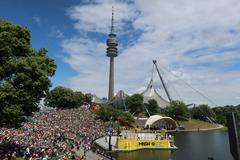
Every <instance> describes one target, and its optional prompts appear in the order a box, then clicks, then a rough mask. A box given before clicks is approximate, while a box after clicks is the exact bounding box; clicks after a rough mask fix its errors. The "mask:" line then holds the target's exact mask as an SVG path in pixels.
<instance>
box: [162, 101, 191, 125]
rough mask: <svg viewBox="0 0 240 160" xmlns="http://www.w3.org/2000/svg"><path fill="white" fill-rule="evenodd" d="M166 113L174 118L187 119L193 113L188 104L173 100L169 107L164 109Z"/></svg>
mask: <svg viewBox="0 0 240 160" xmlns="http://www.w3.org/2000/svg"><path fill="white" fill-rule="evenodd" d="M164 113H165V114H166V115H167V116H169V117H171V118H173V119H181V120H187V119H188V118H189V117H190V116H191V114H190V111H189V109H188V108H187V106H186V105H185V104H184V103H183V102H181V101H172V103H171V104H170V106H169V107H166V108H165V109H164Z"/></svg>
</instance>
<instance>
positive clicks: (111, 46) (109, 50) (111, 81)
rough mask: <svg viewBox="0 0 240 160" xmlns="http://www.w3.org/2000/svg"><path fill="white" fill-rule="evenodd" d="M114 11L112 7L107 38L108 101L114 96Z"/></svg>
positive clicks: (116, 43)
mask: <svg viewBox="0 0 240 160" xmlns="http://www.w3.org/2000/svg"><path fill="white" fill-rule="evenodd" d="M113 16H114V13H113V9H112V21H111V32H110V34H109V35H108V39H107V42H106V43H107V56H108V57H109V58H110V69H109V90H108V101H111V99H112V98H113V97H114V57H117V56H118V49H117V46H118V42H117V35H116V34H115V33H114V17H113Z"/></svg>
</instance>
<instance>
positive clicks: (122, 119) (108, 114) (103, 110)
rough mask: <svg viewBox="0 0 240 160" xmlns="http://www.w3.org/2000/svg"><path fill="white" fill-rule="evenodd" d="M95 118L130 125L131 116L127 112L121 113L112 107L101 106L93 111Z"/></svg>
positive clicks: (131, 121) (132, 120)
mask: <svg viewBox="0 0 240 160" xmlns="http://www.w3.org/2000/svg"><path fill="white" fill-rule="evenodd" d="M95 113H96V115H97V118H99V119H102V120H103V121H118V122H119V123H120V124H122V125H131V124H132V123H133V122H134V119H133V116H132V115H131V114H130V113H128V112H122V111H120V110H118V109H116V108H114V107H112V106H108V105H103V106H101V107H100V109H98V110H96V111H95Z"/></svg>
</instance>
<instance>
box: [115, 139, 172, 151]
mask: <svg viewBox="0 0 240 160" xmlns="http://www.w3.org/2000/svg"><path fill="white" fill-rule="evenodd" d="M116 146H117V148H118V149H126V150H132V149H141V148H166V149H167V148H170V147H171V146H170V141H169V140H167V139H163V140H137V139H120V138H117V143H116Z"/></svg>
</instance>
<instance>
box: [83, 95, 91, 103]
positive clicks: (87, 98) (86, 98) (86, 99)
mask: <svg viewBox="0 0 240 160" xmlns="http://www.w3.org/2000/svg"><path fill="white" fill-rule="evenodd" d="M83 101H84V102H85V103H87V104H89V105H92V94H91V93H86V94H85V95H84V100H83Z"/></svg>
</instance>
